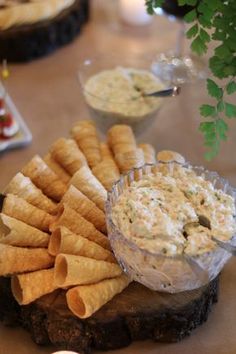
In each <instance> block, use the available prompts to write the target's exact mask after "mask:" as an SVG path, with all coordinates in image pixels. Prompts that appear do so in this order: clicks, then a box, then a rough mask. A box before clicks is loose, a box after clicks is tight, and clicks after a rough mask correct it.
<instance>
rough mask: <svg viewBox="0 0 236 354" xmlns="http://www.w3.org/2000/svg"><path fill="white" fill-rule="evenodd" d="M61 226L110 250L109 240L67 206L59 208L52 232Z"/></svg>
mask: <svg viewBox="0 0 236 354" xmlns="http://www.w3.org/2000/svg"><path fill="white" fill-rule="evenodd" d="M59 226H65V227H67V228H68V229H69V230H70V231H72V232H74V233H75V234H78V235H81V236H82V237H85V238H88V239H89V240H90V241H93V242H96V243H97V244H99V245H100V246H102V247H104V248H107V249H110V243H109V240H108V238H107V237H106V236H105V235H104V234H102V233H101V232H100V231H98V230H97V229H96V228H95V227H94V225H93V224H91V223H90V222H89V221H87V220H86V219H85V218H83V216H81V215H80V214H78V213H76V211H74V210H73V209H71V208H70V207H69V206H68V205H67V204H62V205H60V208H58V214H57V216H56V218H55V220H54V222H53V223H52V225H51V226H50V230H51V231H54V230H55V229H56V228H57V227H59Z"/></svg>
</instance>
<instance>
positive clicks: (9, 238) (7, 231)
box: [0, 213, 49, 247]
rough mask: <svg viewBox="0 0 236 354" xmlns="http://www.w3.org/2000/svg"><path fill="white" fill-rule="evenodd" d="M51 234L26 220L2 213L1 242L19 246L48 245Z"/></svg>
mask: <svg viewBox="0 0 236 354" xmlns="http://www.w3.org/2000/svg"><path fill="white" fill-rule="evenodd" d="M48 242H49V235H48V234H47V233H45V232H42V231H40V230H38V229H36V228H35V227H32V226H29V225H27V224H25V223H24V222H22V221H20V220H17V219H14V218H11V217H10V216H7V215H4V214H3V213H1V214H0V243H4V244H7V245H12V246H19V247H47V246H48Z"/></svg>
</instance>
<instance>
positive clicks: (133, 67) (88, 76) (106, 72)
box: [78, 55, 166, 133]
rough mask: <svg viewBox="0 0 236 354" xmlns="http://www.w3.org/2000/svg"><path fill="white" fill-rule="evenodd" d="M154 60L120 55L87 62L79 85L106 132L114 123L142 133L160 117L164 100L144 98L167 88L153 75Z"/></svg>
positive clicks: (92, 59)
mask: <svg viewBox="0 0 236 354" xmlns="http://www.w3.org/2000/svg"><path fill="white" fill-rule="evenodd" d="M151 63H152V62H151V60H148V59H141V58H137V57H135V56H134V57H132V58H131V57H130V56H125V55H124V57H121V56H120V55H109V56H101V55H97V56H95V57H93V58H87V59H84V60H83V61H82V62H81V64H80V66H79V70H78V77H79V82H80V85H81V88H82V92H83V95H84V98H85V102H86V103H87V106H88V108H89V111H90V114H91V117H92V118H93V119H94V120H95V121H96V122H97V125H98V127H99V129H100V130H102V131H103V132H106V131H107V130H108V129H109V128H110V127H111V126H112V125H114V124H128V125H130V126H132V128H133V130H134V131H135V132H136V133H139V132H142V131H143V130H144V129H145V128H146V127H148V126H149V125H150V124H151V123H152V122H153V121H154V120H155V118H156V115H157V112H158V110H159V109H160V107H161V104H162V101H163V99H161V98H156V97H144V96H143V95H142V93H143V92H145V93H146V92H148V93H150V92H154V91H158V90H162V89H164V88H165V87H166V86H165V85H164V83H163V82H162V81H160V79H159V78H158V77H157V76H155V75H154V74H153V73H152V72H151Z"/></svg>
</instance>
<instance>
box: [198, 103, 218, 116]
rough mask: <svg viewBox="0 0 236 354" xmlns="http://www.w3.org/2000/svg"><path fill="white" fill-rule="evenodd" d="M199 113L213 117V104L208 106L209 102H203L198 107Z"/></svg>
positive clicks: (214, 112) (214, 111) (214, 110)
mask: <svg viewBox="0 0 236 354" xmlns="http://www.w3.org/2000/svg"><path fill="white" fill-rule="evenodd" d="M200 114H201V115H202V116H203V117H214V116H215V114H216V109H215V107H213V106H210V105H209V104H203V105H201V107H200Z"/></svg>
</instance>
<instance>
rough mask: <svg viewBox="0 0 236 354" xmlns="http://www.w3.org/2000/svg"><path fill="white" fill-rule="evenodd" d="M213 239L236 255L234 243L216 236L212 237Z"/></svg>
mask: <svg viewBox="0 0 236 354" xmlns="http://www.w3.org/2000/svg"><path fill="white" fill-rule="evenodd" d="M212 240H213V241H215V243H217V245H218V246H219V247H221V248H223V249H225V250H226V251H227V252H229V253H231V254H232V255H233V256H236V245H235V244H234V245H233V244H232V243H231V242H223V241H220V240H218V239H217V238H215V237H212Z"/></svg>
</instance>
